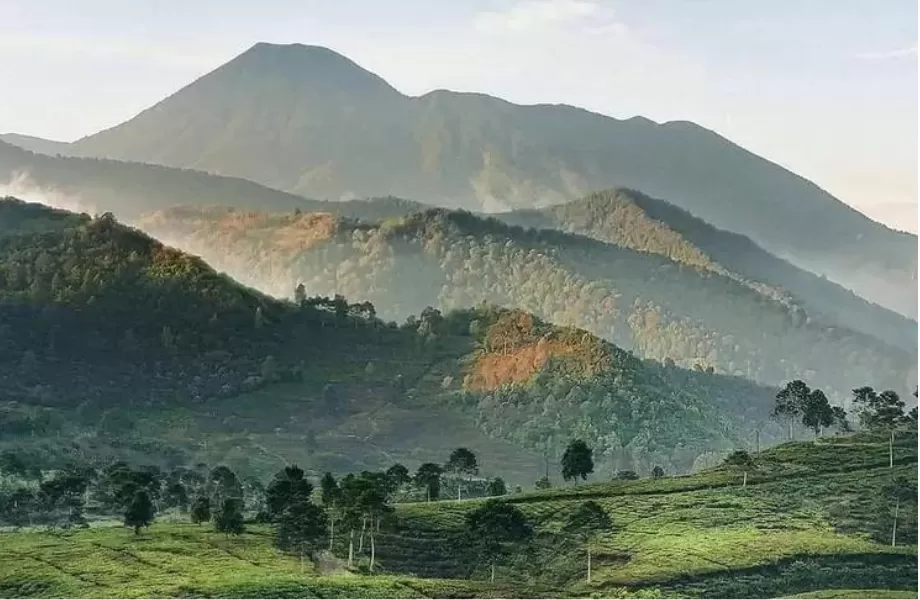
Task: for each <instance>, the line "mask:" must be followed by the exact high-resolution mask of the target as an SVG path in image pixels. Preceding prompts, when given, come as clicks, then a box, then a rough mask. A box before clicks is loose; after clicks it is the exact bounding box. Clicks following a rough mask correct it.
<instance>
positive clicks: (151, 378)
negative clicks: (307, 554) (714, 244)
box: [0, 199, 778, 482]
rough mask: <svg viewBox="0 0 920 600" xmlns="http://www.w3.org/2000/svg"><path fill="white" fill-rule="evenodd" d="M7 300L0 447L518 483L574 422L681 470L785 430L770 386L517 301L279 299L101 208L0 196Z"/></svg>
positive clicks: (604, 465) (98, 457) (604, 450)
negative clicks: (648, 350) (491, 477)
mask: <svg viewBox="0 0 920 600" xmlns="http://www.w3.org/2000/svg"><path fill="white" fill-rule="evenodd" d="M305 218H306V217H305ZM0 305H2V310H0V330H2V332H3V335H2V337H0V339H2V341H3V344H2V346H0V447H7V448H11V447H12V448H16V449H18V450H21V451H24V452H32V453H34V454H35V456H36V457H37V458H36V460H39V459H40V460H42V461H46V462H54V461H58V464H62V462H63V461H66V460H67V459H68V457H71V458H72V457H73V456H75V455H78V456H79V457H80V460H81V461H86V460H93V461H97V462H100V463H102V462H105V461H106V460H111V459H112V458H113V457H123V456H124V455H125V454H128V455H131V456H141V457H144V459H145V460H157V461H160V462H163V463H166V464H189V463H191V462H192V461H195V460H204V461H205V462H208V463H209V464H216V463H217V462H221V461H223V462H226V463H228V464H232V465H234V466H235V467H238V468H240V469H244V470H254V471H260V472H261V471H266V472H268V471H271V472H273V471H274V470H277V468H279V466H281V465H279V460H282V459H279V456H282V455H283V456H285V457H286V459H285V460H297V461H298V462H299V463H300V464H302V465H304V466H306V467H308V468H310V469H312V470H313V471H314V472H321V470H324V469H333V470H336V471H347V470H355V469H360V468H379V467H381V466H384V465H386V464H391V463H392V461H393V460H394V458H395V459H397V460H401V461H404V462H405V463H406V464H408V465H410V466H415V465H417V464H419V463H420V462H424V461H428V460H437V459H439V458H440V457H441V456H443V455H446V453H447V452H449V450H450V449H452V448H455V447H456V446H459V445H465V446H471V447H475V448H477V450H478V451H479V452H480V454H481V456H482V459H483V461H484V464H485V465H487V467H486V468H487V470H492V472H494V473H501V474H503V475H505V476H508V477H510V478H512V479H516V480H519V481H523V482H527V481H528V478H530V477H533V478H535V477H536V476H537V475H538V474H539V473H540V472H542V462H543V460H544V459H543V458H541V456H546V457H547V459H552V458H554V457H556V456H557V453H558V452H561V448H562V447H564V445H565V443H566V442H567V441H568V440H569V439H571V438H572V437H575V436H577V435H580V436H585V437H590V439H592V440H594V441H595V447H596V448H598V450H597V452H598V454H597V460H598V464H599V471H598V472H606V473H610V472H613V471H614V470H616V469H622V468H628V469H634V470H642V469H645V470H647V469H650V468H651V465H652V464H661V465H664V466H666V467H667V468H669V470H670V471H672V472H673V471H683V470H687V469H690V468H691V467H692V466H693V465H694V463H696V462H698V461H700V460H705V457H706V456H708V455H709V454H710V453H711V452H724V451H726V450H729V449H732V448H736V447H743V446H747V445H750V444H752V443H753V440H754V435H755V431H761V432H762V435H761V437H760V439H761V440H762V442H763V443H764V444H766V443H769V441H770V440H771V439H773V438H774V436H775V435H777V434H778V430H777V429H776V426H775V425H773V424H772V423H771V422H770V420H769V409H770V406H771V404H772V397H773V394H774V390H772V389H767V388H762V387H757V386H755V385H753V384H751V383H750V382H748V381H746V380H744V379H740V378H736V377H726V376H721V375H718V374H710V373H706V372H702V371H688V370H684V369H680V368H677V367H674V366H667V365H661V364H658V363H654V362H647V361H642V360H640V359H638V358H636V357H635V356H633V355H632V354H630V353H628V352H625V351H623V350H620V349H619V348H617V347H615V346H613V345H612V344H609V343H607V342H604V341H601V340H599V339H598V338H596V337H594V336H592V335H590V334H588V333H587V332H584V331H581V330H577V329H570V328H560V327H557V326H554V325H550V324H548V323H545V322H542V321H540V320H539V319H536V318H534V317H532V316H531V315H529V314H527V313H524V312H521V311H509V310H503V309H498V308H490V307H488V306H481V307H478V308H475V309H465V310H458V311H453V312H450V313H446V314H442V313H440V312H439V311H437V310H434V309H427V310H423V311H421V314H419V315H418V316H417V317H413V318H411V319H409V320H408V322H407V323H406V324H404V325H402V326H396V324H394V323H389V324H388V323H385V322H384V321H381V320H380V319H379V318H378V317H377V316H376V312H375V309H374V306H373V305H371V304H369V303H367V302H364V303H358V304H348V303H347V302H346V301H345V300H344V298H341V297H335V298H332V299H329V298H320V297H308V296H307V294H306V292H303V291H301V292H298V293H297V295H296V302H290V301H279V300H274V299H271V298H268V297H266V296H263V295H262V294H260V293H258V292H255V291H253V290H251V289H248V288H245V287H243V286H241V285H239V284H237V283H236V282H234V281H232V280H231V279H229V278H227V277H226V276H224V275H220V274H218V273H217V272H215V271H214V270H213V269H211V268H210V267H209V266H208V265H207V264H205V263H204V262H202V261H201V260H200V259H198V258H195V257H192V256H190V255H187V254H184V253H182V252H179V251H177V250H174V249H171V248H169V247H167V246H164V245H162V244H160V243H159V242H157V241H156V240H154V239H152V238H150V237H147V236H146V235H144V234H142V233H140V232H138V231H136V230H133V229H129V228H127V227H124V226H122V225H120V224H119V223H117V222H116V221H115V220H113V219H112V218H111V216H109V215H102V216H101V217H98V218H90V217H88V216H85V215H74V214H71V213H66V212H63V211H55V210H51V209H48V208H45V207H42V206H39V205H34V204H25V203H22V202H19V201H16V200H13V199H5V200H0ZM62 440H65V441H62ZM282 464H283V462H282ZM605 470H606V471H605ZM530 481H532V479H531V480H530Z"/></svg>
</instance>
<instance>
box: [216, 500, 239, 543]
mask: <svg viewBox="0 0 920 600" xmlns="http://www.w3.org/2000/svg"><path fill="white" fill-rule="evenodd" d="M214 529H215V530H217V531H218V532H219V533H223V534H224V535H225V536H227V537H228V538H229V537H230V536H231V535H240V534H241V533H243V532H244V531H246V526H245V525H244V524H243V502H242V500H240V499H239V498H225V499H224V500H223V501H222V502H221V505H220V510H219V511H218V512H217V514H216V515H214Z"/></svg>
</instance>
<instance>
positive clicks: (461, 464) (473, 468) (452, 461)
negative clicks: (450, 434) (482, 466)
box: [444, 448, 479, 500]
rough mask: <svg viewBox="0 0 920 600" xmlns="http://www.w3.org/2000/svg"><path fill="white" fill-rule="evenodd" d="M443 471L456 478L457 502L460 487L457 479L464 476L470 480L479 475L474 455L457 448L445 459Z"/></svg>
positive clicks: (466, 450) (464, 449)
mask: <svg viewBox="0 0 920 600" xmlns="http://www.w3.org/2000/svg"><path fill="white" fill-rule="evenodd" d="M444 470H445V471H447V472H448V473H453V474H454V475H456V476H457V478H458V481H457V500H460V491H461V486H460V482H459V478H460V477H461V476H463V475H466V476H467V477H468V478H470V479H472V477H473V475H477V474H478V473H479V465H478V464H477V463H476V455H475V454H473V453H472V451H470V450H469V449H468V448H457V449H456V450H454V451H453V452H451V453H450V458H448V459H447V464H445V465H444Z"/></svg>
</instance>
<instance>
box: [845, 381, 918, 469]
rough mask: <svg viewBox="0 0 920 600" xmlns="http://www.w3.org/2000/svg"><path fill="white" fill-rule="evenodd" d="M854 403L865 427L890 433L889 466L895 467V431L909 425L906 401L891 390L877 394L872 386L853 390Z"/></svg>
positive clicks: (860, 420)
mask: <svg viewBox="0 0 920 600" xmlns="http://www.w3.org/2000/svg"><path fill="white" fill-rule="evenodd" d="M853 404H855V405H856V406H858V407H859V408H858V412H857V416H858V417H859V422H860V424H862V426H863V427H865V428H866V429H868V430H869V431H874V432H884V433H887V434H888V466H889V468H892V469H893V468H894V435H895V432H896V431H897V430H898V429H899V428H901V427H905V426H908V425H909V418H908V417H906V416H905V415H904V401H903V400H901V398H900V397H899V396H898V395H897V393H895V392H893V391H891V390H885V391H884V392H882V393H881V394H877V393H876V392H875V390H873V389H872V388H871V387H861V388H857V389H855V390H853Z"/></svg>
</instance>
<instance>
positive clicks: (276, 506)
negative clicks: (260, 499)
mask: <svg viewBox="0 0 920 600" xmlns="http://www.w3.org/2000/svg"><path fill="white" fill-rule="evenodd" d="M312 493H313V485H312V484H311V483H310V482H309V481H307V480H306V478H304V472H303V469H301V468H300V467H298V466H297V465H290V466H287V467H284V468H283V469H281V470H280V471H278V472H277V473H275V477H274V478H273V479H272V482H271V483H270V484H269V485H268V488H266V490H265V511H266V512H267V513H268V518H269V520H270V521H272V522H275V521H277V520H278V519H279V518H281V515H282V513H284V510H285V509H286V508H287V507H288V506H289V505H290V504H292V503H293V502H294V501H295V500H296V499H297V498H299V497H301V496H302V497H304V498H306V499H307V500H309V499H310V494H312Z"/></svg>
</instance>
